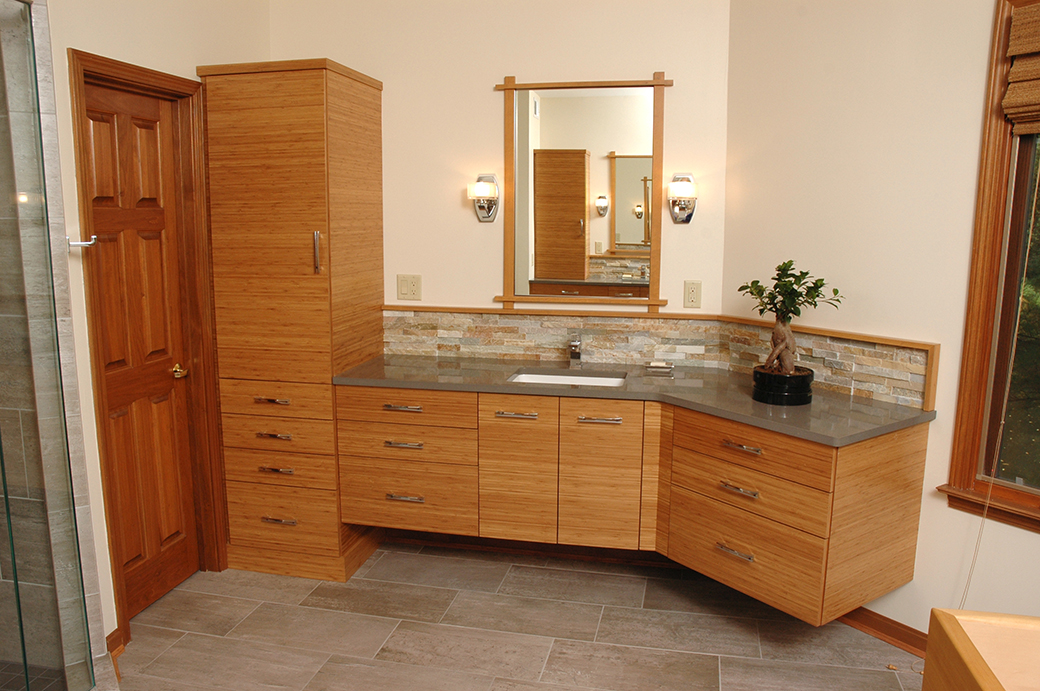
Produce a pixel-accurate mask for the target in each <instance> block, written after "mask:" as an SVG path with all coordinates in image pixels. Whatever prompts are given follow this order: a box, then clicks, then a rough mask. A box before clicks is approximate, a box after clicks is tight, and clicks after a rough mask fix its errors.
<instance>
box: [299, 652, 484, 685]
mask: <svg viewBox="0 0 1040 691" xmlns="http://www.w3.org/2000/svg"><path fill="white" fill-rule="evenodd" d="M490 683H491V677H487V676H481V675H477V674H467V673H466V672H460V671H456V670H450V669H436V668H433V667H416V666H414V665H402V664H398V663H396V662H383V661H381V660H362V659H359V658H348V657H340V656H334V657H333V658H332V659H330V660H329V661H328V662H327V663H326V664H325V666H323V667H322V668H321V669H320V670H319V671H318V673H317V674H316V675H315V677H314V679H313V680H312V681H311V682H310V683H309V684H307V686H306V691H415V690H416V689H422V691H487V689H488V685H489V684H490Z"/></svg>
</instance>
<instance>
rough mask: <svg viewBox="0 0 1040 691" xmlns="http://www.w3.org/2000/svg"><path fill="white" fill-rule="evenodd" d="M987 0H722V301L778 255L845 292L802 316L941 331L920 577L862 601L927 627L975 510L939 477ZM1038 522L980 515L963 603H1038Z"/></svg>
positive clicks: (972, 177) (974, 160) (961, 291)
mask: <svg viewBox="0 0 1040 691" xmlns="http://www.w3.org/2000/svg"><path fill="white" fill-rule="evenodd" d="M993 16H994V3H993V0H915V1H914V2H906V1H905V0H878V1H877V2H870V3H862V2H851V1H843V2H833V1H830V0H769V1H768V2H764V1H762V0H732V2H731V16H730V56H729V97H728V103H729V111H728V116H729V132H728V133H729V139H728V143H729V152H728V159H727V168H726V192H727V195H726V252H725V263H724V274H723V296H724V298H723V301H722V307H723V312H725V313H726V314H736V315H748V316H754V315H752V313H751V303H750V301H749V300H748V299H746V298H743V297H741V296H738V294H737V293H736V288H737V286H739V285H740V284H741V283H743V282H744V281H746V280H749V279H753V278H759V279H765V278H767V277H769V276H771V275H772V272H773V268H774V267H775V266H776V264H778V263H780V262H781V261H783V260H786V259H795V260H796V263H797V265H798V266H800V267H802V268H806V269H810V270H812V271H813V272H814V273H815V274H816V275H818V276H823V277H825V278H827V279H828V280H829V281H830V282H831V283H832V284H833V285H834V286H836V287H838V288H840V289H841V291H842V293H844V295H845V296H846V298H847V299H846V301H845V303H844V304H843V305H842V306H841V308H840V310H839V311H837V312H834V311H833V310H832V309H831V308H830V307H822V308H820V309H819V310H817V311H816V312H815V313H814V314H811V315H807V316H806V317H805V318H804V319H803V320H802V321H803V322H804V323H809V324H818V325H821V326H827V327H832V328H837V329H844V330H847V331H854V332H860V333H868V334H879V335H885V336H892V337H897V338H906V339H918V340H922V341H931V342H937V343H939V344H941V346H942V355H941V358H940V368H939V382H938V392H937V394H938V399H937V402H936V409H937V411H938V417H937V419H936V421H935V422H933V423H932V425H931V431H930V435H929V443H928V461H927V466H926V477H925V492H924V502H923V512H922V520H921V532H920V539H919V549H918V559H917V572H916V576H915V579H914V581H913V582H912V583H911V584H909V585H907V586H905V587H903V588H901V589H899V590H897V591H895V592H894V593H892V594H890V595H888V596H886V597H884V598H881V599H880V600H879V601H877V602H875V603H873V604H871V605H870V608H871V609H873V610H875V611H877V612H880V613H881V614H884V615H886V616H889V617H892V618H893V619H897V620H899V621H901V622H904V623H906V624H909V625H910V626H913V627H915V628H917V629H920V630H925V629H926V628H927V626H928V612H929V608H931V607H957V606H958V605H959V604H960V598H961V593H962V591H963V589H964V585H965V580H966V578H967V572H968V569H969V566H970V562H971V559H972V555H973V552H974V548H975V538H976V536H977V534H978V529H979V523H980V521H979V519H978V518H976V517H973V516H970V515H968V514H965V513H962V512H959V511H955V510H953V509H948V508H947V507H946V501H945V499H944V497H943V496H942V495H940V494H939V493H938V492H936V491H935V487H936V486H937V485H940V484H943V483H944V482H946V479H947V473H948V469H949V462H950V446H951V439H952V434H953V429H952V427H953V418H954V414H955V408H956V395H957V378H958V372H959V367H960V347H961V337H962V333H963V328H964V310H965V299H966V294H967V277H968V264H969V260H970V253H971V249H970V244H971V235H972V221H973V213H974V202H975V184H976V180H977V175H978V165H979V147H980V136H981V128H982V111H983V105H984V101H985V80H986V69H987V64H988V59H989V58H988V51H989V43H990V35H991V32H992V29H993ZM1037 563H1040V536H1038V535H1036V534H1035V533H1031V532H1027V531H1023V530H1019V529H1015V528H1010V527H1008V526H1005V525H1001V524H996V523H988V524H987V525H986V527H985V532H984V537H983V541H982V547H981V550H980V552H979V559H978V566H977V567H976V571H975V574H974V578H973V582H972V586H971V591H970V594H969V597H968V599H967V602H966V603H965V606H966V607H968V608H971V609H980V610H996V611H1002V612H1015V613H1020V614H1031V615H1040V589H1037V587H1036V566H1035V565H1036V564H1037Z"/></svg>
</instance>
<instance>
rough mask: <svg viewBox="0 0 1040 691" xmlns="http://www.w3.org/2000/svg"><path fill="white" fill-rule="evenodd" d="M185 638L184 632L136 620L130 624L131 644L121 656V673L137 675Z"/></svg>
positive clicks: (128, 644) (127, 645)
mask: <svg viewBox="0 0 1040 691" xmlns="http://www.w3.org/2000/svg"><path fill="white" fill-rule="evenodd" d="M182 636H184V632H183V631H175V630H173V629H163V628H159V627H156V626H146V625H144V624H140V623H138V622H137V620H134V621H133V622H132V623H131V624H130V642H129V643H127V644H126V647H125V648H124V649H123V654H122V655H120V656H119V659H118V662H119V673H120V674H136V673H137V672H140V671H141V670H142V669H143V668H144V667H146V666H148V665H149V664H151V663H152V661H153V660H155V658H157V657H159V656H160V655H162V654H163V653H164V652H166V650H167V649H168V648H169V647H170V646H171V645H173V644H174V643H176V642H177V641H179V640H180V639H181V637H182Z"/></svg>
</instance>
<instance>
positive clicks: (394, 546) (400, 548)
mask: <svg viewBox="0 0 1040 691" xmlns="http://www.w3.org/2000/svg"><path fill="white" fill-rule="evenodd" d="M422 548H423V546H422V545H410V544H408V543H405V542H384V543H382V544H380V545H379V549H381V550H383V551H384V552H406V553H410V554H418V553H419V552H420V551H422Z"/></svg>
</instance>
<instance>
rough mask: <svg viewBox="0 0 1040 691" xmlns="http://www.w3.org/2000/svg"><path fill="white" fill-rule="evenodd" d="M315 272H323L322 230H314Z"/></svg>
mask: <svg viewBox="0 0 1040 691" xmlns="http://www.w3.org/2000/svg"><path fill="white" fill-rule="evenodd" d="M314 273H316V274H320V273H321V231H318V230H316V231H314Z"/></svg>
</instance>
